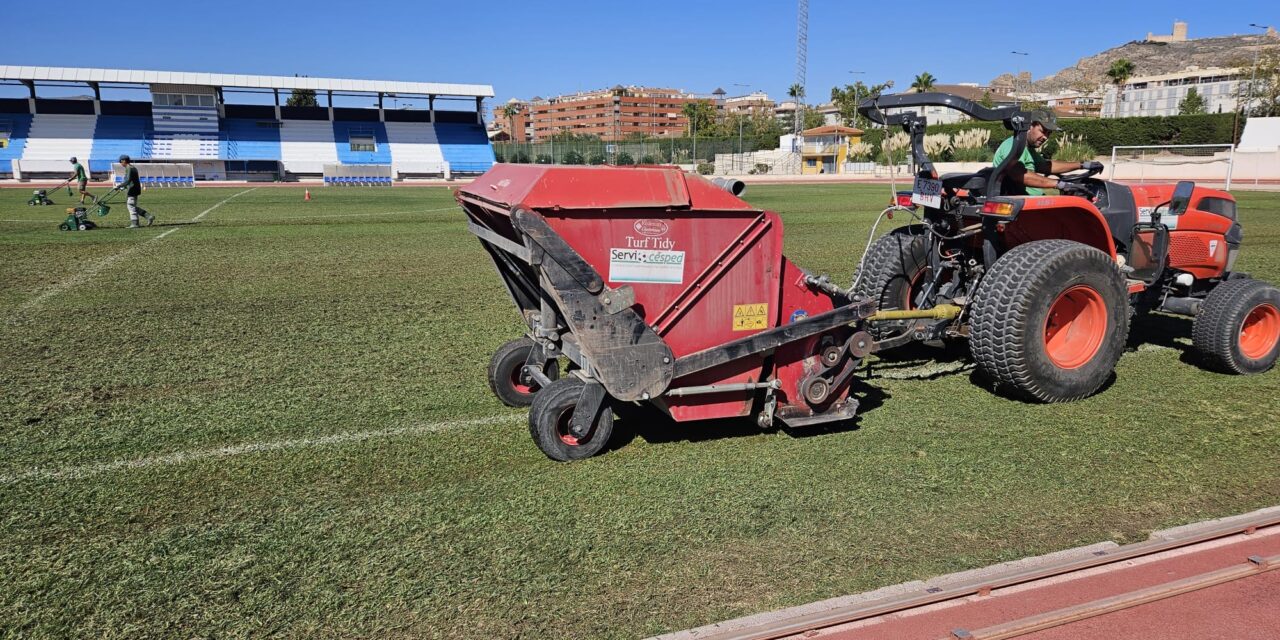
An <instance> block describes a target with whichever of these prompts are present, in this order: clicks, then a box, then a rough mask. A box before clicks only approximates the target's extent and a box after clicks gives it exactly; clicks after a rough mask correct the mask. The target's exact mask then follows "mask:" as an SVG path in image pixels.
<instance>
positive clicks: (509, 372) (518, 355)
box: [489, 338, 560, 407]
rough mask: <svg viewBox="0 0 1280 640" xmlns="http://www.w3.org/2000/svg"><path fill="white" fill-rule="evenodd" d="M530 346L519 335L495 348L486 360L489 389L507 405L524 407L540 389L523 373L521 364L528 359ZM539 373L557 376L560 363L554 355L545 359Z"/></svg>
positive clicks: (531, 343)
mask: <svg viewBox="0 0 1280 640" xmlns="http://www.w3.org/2000/svg"><path fill="white" fill-rule="evenodd" d="M532 349H533V341H532V340H530V339H528V338H520V339H518V340H512V341H511V342H508V343H506V344H504V345H502V346H501V347H498V350H497V351H495V352H494V354H493V357H492V358H490V359H489V389H491V390H492V391H493V395H495V396H497V398H498V400H500V401H501V402H502V404H505V405H507V406H508V407H527V406H529V405H531V404H533V396H534V395H535V394H536V393H538V390H539V389H540V387H539V386H538V383H537V382H535V381H533V380H531V379H529V377H528V376H527V375H525V373H524V363H525V362H526V361H528V359H529V352H530V351H531V350H532ZM542 372H543V373H545V374H546V375H547V377H548V378H551V379H552V380H556V379H559V377H560V366H559V363H558V362H556V360H555V359H554V358H553V359H551V360H548V361H547V365H546V366H545V367H543V369H542Z"/></svg>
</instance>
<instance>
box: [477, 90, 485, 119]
mask: <svg viewBox="0 0 1280 640" xmlns="http://www.w3.org/2000/svg"><path fill="white" fill-rule="evenodd" d="M476 124H478V125H480V126H482V127H483V126H484V98H481V97H480V96H476Z"/></svg>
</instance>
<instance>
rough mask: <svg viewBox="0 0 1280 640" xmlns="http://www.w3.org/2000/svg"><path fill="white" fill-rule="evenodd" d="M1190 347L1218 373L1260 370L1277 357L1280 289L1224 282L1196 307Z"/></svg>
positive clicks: (1246, 281)
mask: <svg viewBox="0 0 1280 640" xmlns="http://www.w3.org/2000/svg"><path fill="white" fill-rule="evenodd" d="M1191 343H1192V346H1194V347H1195V350H1196V353H1197V354H1198V355H1199V356H1200V360H1201V361H1202V362H1204V364H1205V366H1206V367H1207V368H1209V369H1212V370H1214V371H1220V372H1222V373H1236V374H1251V373H1262V372H1264V371H1266V370H1268V369H1270V368H1271V367H1272V366H1274V365H1275V363H1276V357H1277V356H1280V290H1277V289H1276V288H1275V287H1274V286H1272V285H1269V284H1267V283H1265V282H1262V281H1260V280H1249V279H1241V280H1228V281H1226V282H1223V283H1221V284H1219V285H1218V286H1216V287H1214V288H1213V290H1212V291H1210V292H1209V295H1208V296H1207V297H1206V298H1205V299H1204V303H1203V304H1202V305H1201V306H1200V313H1199V314H1197V315H1196V320H1195V325H1194V326H1193V329H1192V341H1191Z"/></svg>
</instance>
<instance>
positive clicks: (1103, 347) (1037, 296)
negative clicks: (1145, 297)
mask: <svg viewBox="0 0 1280 640" xmlns="http://www.w3.org/2000/svg"><path fill="white" fill-rule="evenodd" d="M1128 335H1129V309H1128V299H1127V292H1126V290H1125V283H1124V277H1123V276H1122V275H1121V274H1120V271H1119V269H1117V268H1116V265H1115V262H1113V261H1112V260H1111V258H1110V257H1109V256H1107V254H1105V253H1103V252H1101V251H1099V250H1097V249H1095V248H1093V247H1090V246H1088V245H1084V244H1080V243H1078V242H1071V241H1069V240H1039V241H1035V242H1028V243H1026V244H1022V245H1019V246H1017V247H1014V248H1013V249H1011V250H1010V251H1009V252H1008V253H1006V254H1005V255H1004V256H1002V257H1001V258H1000V259H999V260H998V261H996V263H995V265H994V266H993V267H992V269H991V270H990V272H988V273H987V275H986V277H984V278H983V279H982V282H981V283H980V284H979V285H978V292H977V294H976V295H975V296H974V300H973V307H972V315H971V317H970V336H969V350H970V352H971V353H972V354H973V359H974V360H975V361H976V362H977V364H978V366H979V367H980V368H981V369H982V370H983V371H984V372H985V373H986V374H987V375H989V376H990V377H991V378H992V379H993V380H994V381H995V382H996V383H997V386H1003V387H1008V388H1010V389H1012V390H1013V391H1014V393H1015V395H1019V396H1022V397H1024V398H1027V399H1031V400H1036V401H1039V402H1067V401H1070V400H1078V399H1080V398H1083V397H1085V396H1088V395H1090V394H1092V393H1094V392H1095V391H1097V390H1098V388H1099V387H1101V386H1102V385H1103V383H1105V382H1106V381H1107V378H1108V377H1109V376H1110V375H1111V373H1112V371H1114V369H1115V366H1116V362H1117V361H1119V360H1120V354H1121V353H1122V352H1123V350H1124V342H1125V340H1126V339H1127V338H1128Z"/></svg>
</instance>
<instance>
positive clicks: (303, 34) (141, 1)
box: [0, 0, 1280, 101]
mask: <svg viewBox="0 0 1280 640" xmlns="http://www.w3.org/2000/svg"><path fill="white" fill-rule="evenodd" d="M6 4H7V5H8V6H7V7H6V8H5V11H4V13H5V16H6V20H5V22H6V27H5V33H4V35H3V39H2V40H0V64H22V65H41V66H93V67H110V68H132V69H159V70H175V71H215V72H230V73H250V74H266V75H292V74H294V73H300V74H306V75H311V76H328V77H344V78H347V77H349V78H367V79H379V80H407V81H424V82H468V83H481V84H490V85H493V87H494V89H495V91H496V93H497V96H498V99H499V100H505V99H507V98H510V97H513V96H514V97H520V98H529V97H532V96H534V95H542V96H547V95H554V94H559V93H567V92H572V91H576V90H580V89H594V88H600V87H606V86H613V85H615V84H644V85H659V86H671V87H676V88H681V89H685V90H689V91H695V92H710V91H711V90H712V89H714V88H716V87H723V88H724V89H725V90H726V91H728V92H729V93H730V94H737V93H745V92H746V90H747V89H748V88H750V89H760V90H764V91H767V92H768V93H769V94H770V95H771V96H773V97H774V98H775V99H778V98H782V97H784V96H785V92H786V88H787V87H788V86H790V84H791V83H792V82H793V78H794V76H795V40H796V18H795V13H796V3H795V2H794V1H792V0H777V1H771V0H746V1H738V2H728V1H719V0H715V1H712V0H682V1H671V0H643V1H640V2H612V1H608V0H597V1H595V2H568V1H565V2H554V1H547V2H530V1H528V0H523V1H519V2H508V1H507V0H484V1H479V2H457V1H454V2H433V1H429V0H428V1H419V2H375V1H370V2H363V3H352V2H341V3H338V2H324V1H313V2H240V1H233V2H213V3H205V2H191V3H187V2H172V1H168V2H150V1H147V0H137V1H134V2H129V3H120V2H93V3H88V2H74V1H73V2H65V1H64V2H58V3H56V4H48V5H46V4H44V3H37V2H21V1H16V0H15V1H14V2H9V3H6ZM1276 6H1277V5H1276V4H1275V3H1274V2H1267V3H1264V2H1255V1H1253V0H1244V1H1231V2H1191V1H1188V0H1172V1H1165V2H1076V3H1054V4H1050V3H999V2H995V3H990V2H973V3H962V2H932V1H925V2H915V3H912V4H905V3H901V4H899V3H892V2H882V3H865V2H840V1H838V0H810V8H809V65H808V87H809V96H810V100H811V101H817V100H825V98H826V97H827V95H828V93H829V91H830V89H831V87H832V86H834V85H836V84H843V83H845V82H849V81H851V80H853V79H855V78H857V79H863V80H865V81H869V82H878V81H883V80H890V79H891V80H894V81H895V82H896V83H897V86H898V87H905V86H906V85H908V84H910V81H911V78H912V77H913V76H914V75H915V74H917V73H920V72H922V71H928V72H930V73H932V74H933V75H934V76H935V77H937V78H938V79H939V82H942V83H953V82H979V83H986V82H988V81H990V80H991V79H992V78H994V77H995V76H996V75H998V74H1000V73H1002V72H1012V71H1016V70H1018V69H1019V68H1021V69H1025V70H1030V71H1031V72H1032V73H1033V74H1034V75H1035V76H1036V77H1041V76H1044V75H1047V74H1049V73H1052V72H1054V71H1057V70H1058V69H1061V68H1063V67H1066V66H1069V65H1072V64H1074V63H1075V61H1076V60H1077V59H1079V58H1080V57H1083V56H1086V55H1091V54H1094V53H1097V52H1099V51H1102V50H1104V49H1107V48H1110V47H1113V46H1117V45H1120V44H1123V43H1125V42H1128V41H1130V40H1134V39H1138V38H1142V37H1144V36H1145V35H1146V33H1147V32H1148V31H1154V32H1156V33H1168V32H1169V31H1170V29H1171V27H1172V24H1173V21H1174V20H1175V19H1181V20H1185V21H1187V22H1188V23H1189V24H1190V34H1191V37H1193V38H1194V37H1204V36H1211V35H1227V34H1231V33H1245V32H1248V31H1249V27H1248V25H1249V23H1250V22H1258V23H1261V24H1277V25H1280V11H1277V10H1276V9H1275V7H1276ZM55 7H56V8H55ZM209 7H218V8H217V9H214V10H210V8H209ZM961 7H963V9H961ZM95 34H101V35H95ZM1013 50H1018V51H1025V52H1028V53H1029V54H1030V55H1029V56H1025V57H1023V56H1015V55H1013V54H1011V53H1010V51H1013ZM851 70H860V71H865V73H864V74H861V75H853V74H850V73H848V71H851ZM735 85H746V86H735ZM5 93H6V94H10V93H11V92H10V91H5Z"/></svg>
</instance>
